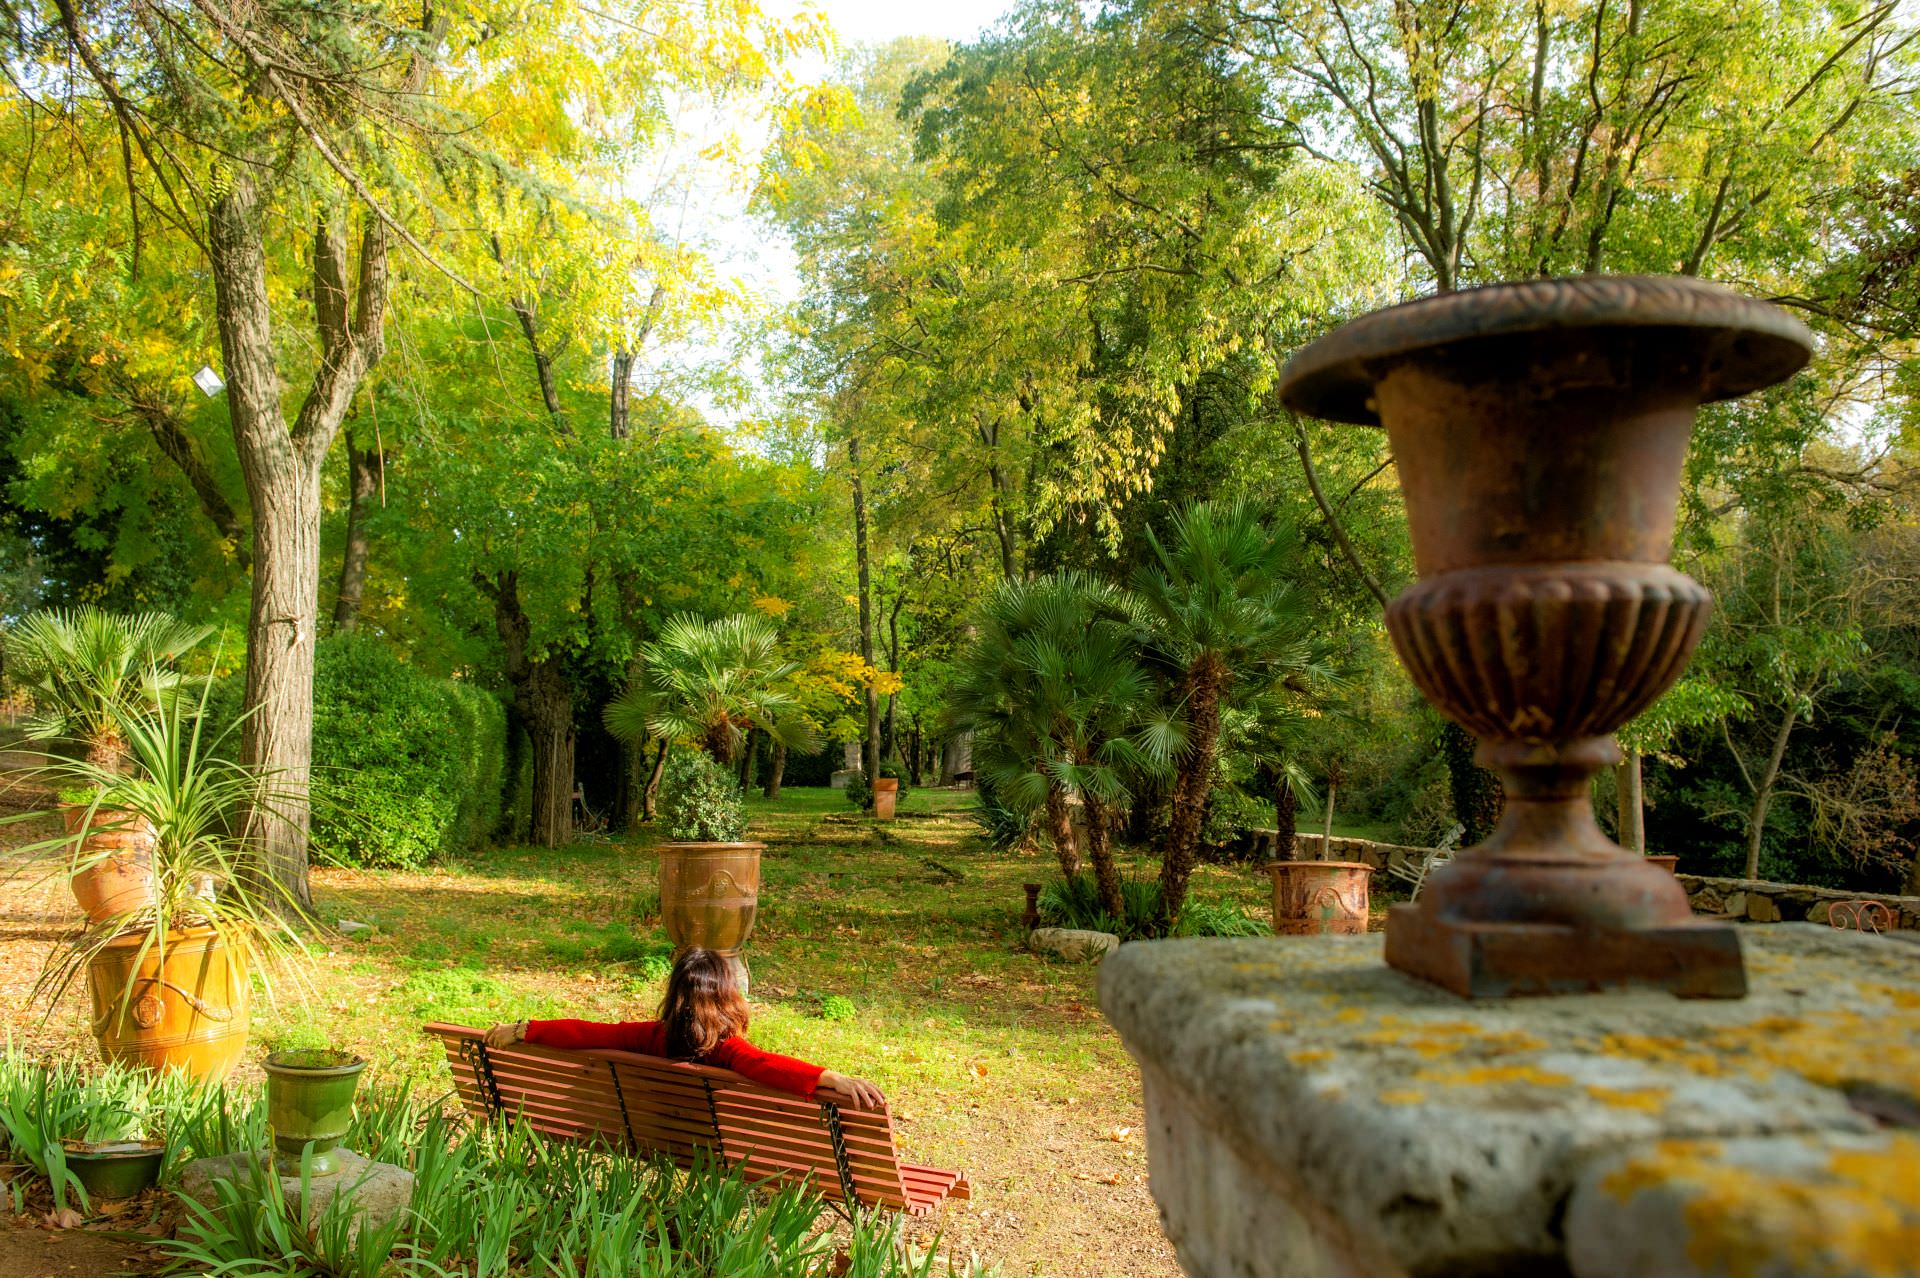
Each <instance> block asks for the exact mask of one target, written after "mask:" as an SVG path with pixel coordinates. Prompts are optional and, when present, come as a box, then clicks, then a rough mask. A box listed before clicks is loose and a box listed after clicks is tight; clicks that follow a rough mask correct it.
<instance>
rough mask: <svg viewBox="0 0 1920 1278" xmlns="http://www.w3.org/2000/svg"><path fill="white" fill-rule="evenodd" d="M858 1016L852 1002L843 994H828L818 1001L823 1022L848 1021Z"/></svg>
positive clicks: (857, 1011)
mask: <svg viewBox="0 0 1920 1278" xmlns="http://www.w3.org/2000/svg"><path fill="white" fill-rule="evenodd" d="M859 1014H860V1013H859V1010H858V1009H857V1008H855V1007H854V1005H853V1000H852V999H850V998H848V997H847V996H846V995H844V994H829V995H827V996H826V997H825V998H823V999H821V1000H820V1016H821V1019H823V1020H829V1021H850V1020H852V1019H853V1018H854V1017H855V1016H858V1015H859Z"/></svg>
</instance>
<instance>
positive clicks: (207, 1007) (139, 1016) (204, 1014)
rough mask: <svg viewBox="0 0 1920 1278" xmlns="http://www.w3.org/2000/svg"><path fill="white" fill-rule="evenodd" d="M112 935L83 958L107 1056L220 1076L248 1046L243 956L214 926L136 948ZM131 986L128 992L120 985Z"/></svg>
mask: <svg viewBox="0 0 1920 1278" xmlns="http://www.w3.org/2000/svg"><path fill="white" fill-rule="evenodd" d="M146 936H147V934H146V933H129V934H127V935H125V936H117V937H115V938H114V939H113V940H111V941H109V942H107V944H106V945H105V946H104V947H103V948H102V949H101V950H100V952H99V953H98V954H96V955H94V956H93V958H92V959H91V960H90V961H89V962H88V965H87V988H88V990H89V992H90V994H91V995H92V999H93V1034H94V1037H95V1038H96V1039H98V1040H99V1042H100V1054H101V1055H102V1056H103V1057H105V1058H106V1059H107V1060H109V1061H118V1062H120V1063H121V1064H124V1065H138V1066H144V1067H146V1068H149V1069H182V1070H185V1071H186V1072H187V1073H189V1074H191V1075H193V1076H194V1077H196V1078H207V1079H220V1078H225V1077H226V1076H227V1074H228V1072H229V1071H231V1070H232V1069H233V1067H234V1065H235V1064H236V1063H238V1061H239V1060H240V1054H241V1053H242V1052H243V1051H245V1050H246V1046H247V993H248V988H247V967H246V956H245V955H243V954H235V953H233V952H232V951H231V950H229V948H228V947H227V945H226V943H225V942H224V941H222V940H221V939H220V936H219V934H218V933H217V932H215V931H214V930H213V929H212V928H182V929H180V930H178V931H175V932H173V933H171V934H169V936H168V937H167V943H166V947H165V954H164V957H163V956H162V953H161V947H160V946H159V944H158V943H157V942H156V943H155V944H154V945H153V946H152V947H151V948H150V949H148V951H147V952H146V953H145V954H144V955H143V954H141V953H140V952H139V950H140V946H141V944H142V942H143V941H144V940H145V939H146ZM129 990H130V991H131V992H130V994H127V993H125V992H127V991H129Z"/></svg>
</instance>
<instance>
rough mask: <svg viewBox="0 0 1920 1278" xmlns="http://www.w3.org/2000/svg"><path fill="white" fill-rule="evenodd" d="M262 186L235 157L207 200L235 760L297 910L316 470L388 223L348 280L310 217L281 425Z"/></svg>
mask: <svg viewBox="0 0 1920 1278" xmlns="http://www.w3.org/2000/svg"><path fill="white" fill-rule="evenodd" d="M263 227H264V221H263V215H262V212H261V209H260V203H259V193H258V191H257V190H256V189H255V187H254V183H253V178H252V177H251V176H250V174H248V173H247V172H246V169H245V166H238V167H236V169H235V170H234V172H233V175H232V177H231V179H230V183H229V185H228V186H227V188H226V189H225V191H224V192H222V194H221V195H220V197H219V198H218V199H216V200H214V201H213V203H212V204H211V205H210V206H209V207H208V210H207V232H208V234H207V251H208V260H209V265H210V267H211V269H212V274H213V280H214V295H215V314H216V316H217V318H218V321H219V326H220V350H221V356H222V359H223V360H224V362H225V365H226V379H227V390H228V403H227V411H228V417H229V419H230V421H231V423H232V427H233V438H234V446H235V449H236V451H237V452H238V454H239V458H240V470H241V474H242V475H243V476H244V477H245V479H246V484H247V497H248V499H249V501H250V503H251V505H252V508H253V592H252V600H251V602H250V605H249V609H248V616H247V674H246V696H245V701H244V703H243V711H244V712H245V714H246V724H245V727H244V728H243V729H242V733H241V744H240V757H241V762H242V763H244V764H246V765H247V766H248V767H251V768H254V769H256V770H257V771H259V772H260V773H262V774H264V775H266V776H268V777H270V778H271V779H272V784H273V787H274V789H275V791H276V792H277V793H276V798H275V801H274V803H273V804H272V809H271V811H269V810H266V809H265V808H262V809H260V810H256V811H255V812H254V813H252V814H251V815H250V817H249V818H248V829H249V832H250V834H251V836H252V837H253V838H255V839H256V840H258V843H259V847H260V850H261V853H262V856H263V858H264V860H265V863H266V869H267V873H268V874H270V875H271V876H272V877H273V878H274V879H275V880H276V881H277V882H278V883H279V885H280V886H281V888H282V889H283V890H284V892H285V893H286V894H287V896H288V897H289V898H291V899H292V900H293V901H294V902H297V903H298V904H299V905H300V906H301V907H302V908H306V907H309V906H310V905H311V903H312V895H311V891H310V889H309V886H308V883H307V833H308V830H309V828H310V825H311V809H310V807H309V803H308V798H307V787H308V780H309V776H310V773H311V771H312V765H313V646H314V639H315V636H316V633H317V631H318V624H319V611H320V480H321V468H322V465H323V464H324V462H325V460H326V456H327V450H328V449H329V448H330V447H331V446H332V444H333V439H334V436H335V435H336V434H337V433H338V432H339V429H340V424H341V422H342V421H344V420H345V419H346V415H347V409H348V407H349V406H350V405H351V404H352V402H353V396H354V393H355V392H356V391H357V390H358V389H359V386H360V383H361V380H362V379H363V378H364V377H365V376H366V373H367V370H368V369H369V368H371V367H372V366H373V365H374V363H375V362H377V361H378V360H379V358H380V355H381V353H382V351H383V350H384V343H385V339H384V335H383V332H382V324H383V322H384V318H385V313H386V302H387V231H386V227H385V225H384V224H383V223H381V222H380V221H379V219H377V218H373V217H369V218H368V219H367V222H366V227H365V230H364V232H363V233H362V236H361V242H360V261H359V264H358V278H357V281H356V283H357V287H352V288H350V286H349V283H348V275H347V272H348V263H347V245H346V237H345V235H344V233H343V231H342V229H341V227H340V225H339V224H338V223H337V222H330V221H328V220H326V219H325V218H323V219H322V220H321V221H320V222H319V223H318V225H317V226H316V227H315V232H314V239H313V258H312V294H313V309H314V326H315V328H316V330H317V332H318V336H319V338H320V361H319V366H318V367H317V368H316V369H315V370H314V374H313V380H312V383H311V384H310V385H309V387H308V389H307V393H306V395H305V397H304V398H303V399H302V401H301V404H300V411H299V413H298V415H297V416H296V417H295V419H294V421H293V423H292V425H291V427H289V425H288V423H287V421H286V417H285V414H284V413H283V411H282V409H281V382H280V374H279V369H278V368H277V366H276V365H275V362H274V337H273V312H272V304H271V302H270V300H269V297H268V293H267V269H266V247H265V238H264V236H265V232H264V229H263Z"/></svg>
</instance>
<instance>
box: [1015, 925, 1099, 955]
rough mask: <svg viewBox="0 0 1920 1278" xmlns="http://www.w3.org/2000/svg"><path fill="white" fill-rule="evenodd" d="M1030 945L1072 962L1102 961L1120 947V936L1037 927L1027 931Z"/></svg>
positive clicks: (1074, 929) (1069, 928)
mask: <svg viewBox="0 0 1920 1278" xmlns="http://www.w3.org/2000/svg"><path fill="white" fill-rule="evenodd" d="M1027 945H1028V947H1029V948H1031V949H1032V950H1033V951H1034V953H1036V954H1051V955H1053V956H1054V957H1055V958H1063V959H1065V960H1066V961H1067V962H1069V963H1086V962H1094V963H1098V962H1100V961H1101V960H1102V959H1104V958H1106V957H1107V955H1109V954H1111V953H1113V952H1114V951H1115V950H1117V949H1119V948H1120V938H1119V937H1117V936H1115V935H1114V934H1113V933H1111V932H1093V931H1089V930H1087V929H1084V928H1077V927H1037V928H1035V929H1033V931H1031V932H1029V933H1027Z"/></svg>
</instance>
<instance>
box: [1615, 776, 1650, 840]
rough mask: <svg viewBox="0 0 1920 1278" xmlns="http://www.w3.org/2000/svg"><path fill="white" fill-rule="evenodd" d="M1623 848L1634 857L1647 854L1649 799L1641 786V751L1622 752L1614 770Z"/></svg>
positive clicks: (1618, 819)
mask: <svg viewBox="0 0 1920 1278" xmlns="http://www.w3.org/2000/svg"><path fill="white" fill-rule="evenodd" d="M1613 776H1614V791H1615V796H1616V799H1617V802H1616V803H1615V805H1614V806H1615V812H1616V814H1617V826H1616V828H1617V829H1618V831H1619V838H1620V846H1621V847H1623V848H1625V849H1626V850H1627V851H1629V852H1631V853H1633V854H1634V855H1635V856H1645V855H1646V854H1647V807H1646V797H1645V795H1644V794H1643V793H1642V790H1641V785H1640V752H1639V751H1638V750H1626V751H1623V753H1622V757H1621V759H1620V762H1619V764H1618V765H1617V766H1616V767H1615V768H1614V770H1613Z"/></svg>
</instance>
